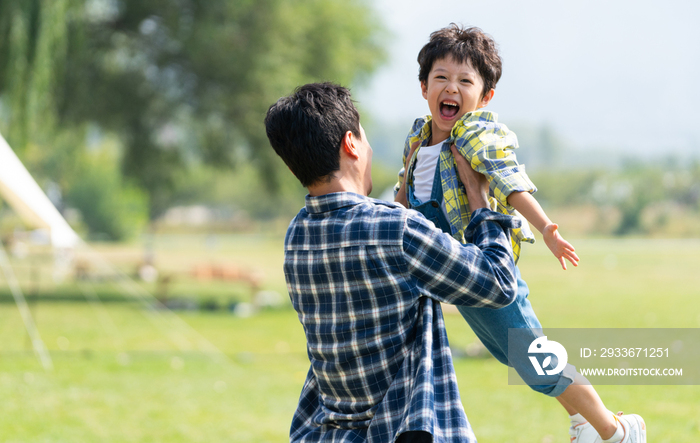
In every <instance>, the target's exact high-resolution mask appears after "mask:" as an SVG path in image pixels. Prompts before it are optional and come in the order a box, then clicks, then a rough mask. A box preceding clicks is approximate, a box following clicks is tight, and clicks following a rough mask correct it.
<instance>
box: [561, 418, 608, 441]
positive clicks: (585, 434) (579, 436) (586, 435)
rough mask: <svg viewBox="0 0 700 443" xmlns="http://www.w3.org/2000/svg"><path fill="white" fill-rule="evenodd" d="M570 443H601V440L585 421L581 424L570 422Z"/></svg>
mask: <svg viewBox="0 0 700 443" xmlns="http://www.w3.org/2000/svg"><path fill="white" fill-rule="evenodd" d="M569 435H570V436H571V443H602V441H603V440H602V439H601V438H600V435H598V432H597V431H596V430H595V428H594V427H593V426H591V424H590V423H588V422H587V421H584V422H582V423H577V422H573V421H572V422H571V427H570V428H569Z"/></svg>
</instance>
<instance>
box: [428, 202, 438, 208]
mask: <svg viewBox="0 0 700 443" xmlns="http://www.w3.org/2000/svg"><path fill="white" fill-rule="evenodd" d="M430 204H431V205H432V206H433V208H439V207H440V205H439V204H438V202H431V203H430Z"/></svg>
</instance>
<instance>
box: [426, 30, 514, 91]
mask: <svg viewBox="0 0 700 443" xmlns="http://www.w3.org/2000/svg"><path fill="white" fill-rule="evenodd" d="M447 57H452V58H453V59H454V60H455V61H456V62H459V63H466V62H467V61H468V60H470V61H471V64H472V66H473V67H474V69H476V70H477V71H478V72H479V74H480V75H481V78H482V79H483V80H484V90H483V92H482V96H483V95H484V94H486V93H487V92H489V91H490V90H491V89H495V88H496V83H498V80H500V78H501V57H500V56H499V55H498V45H496V42H495V41H493V39H492V38H491V36H489V35H488V34H485V33H484V32H483V31H482V30H481V29H479V28H476V27H474V28H463V27H461V26H459V25H456V24H454V23H450V26H448V27H446V28H442V29H438V30H437V31H435V32H433V33H432V34H430V41H429V42H428V43H427V44H426V45H425V46H423V48H422V49H421V50H420V52H419V53H418V64H419V65H420V71H419V72H418V80H420V81H421V82H426V83H427V82H428V74H430V70H431V69H432V68H433V63H435V62H436V61H437V60H442V59H444V58H447Z"/></svg>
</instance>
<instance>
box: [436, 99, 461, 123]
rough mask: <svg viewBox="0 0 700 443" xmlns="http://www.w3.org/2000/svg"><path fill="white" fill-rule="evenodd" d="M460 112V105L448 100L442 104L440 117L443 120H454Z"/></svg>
mask: <svg viewBox="0 0 700 443" xmlns="http://www.w3.org/2000/svg"><path fill="white" fill-rule="evenodd" d="M458 112H459V105H458V104H457V103H455V102H453V101H449V100H446V101H444V102H441V103H440V115H441V116H442V117H443V118H447V119H450V118H453V117H454V116H455V115H457V113H458Z"/></svg>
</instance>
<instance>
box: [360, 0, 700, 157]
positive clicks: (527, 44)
mask: <svg viewBox="0 0 700 443" xmlns="http://www.w3.org/2000/svg"><path fill="white" fill-rule="evenodd" d="M371 4H372V5H373V7H374V8H375V9H376V10H377V11H378V13H379V16H380V17H381V19H382V20H383V21H384V22H385V24H386V27H387V28H388V29H389V31H390V33H391V34H392V35H391V39H390V40H389V44H388V45H387V47H388V48H389V60H388V61H387V63H386V65H384V66H383V67H382V68H381V69H380V70H378V71H377V73H376V75H375V76H374V77H373V78H372V79H371V81H370V82H369V84H367V85H365V86H363V87H361V88H357V89H356V90H355V91H354V95H355V97H356V99H357V100H358V101H359V102H360V105H361V106H362V107H363V108H364V109H368V110H369V112H370V113H371V115H372V117H373V119H374V120H375V121H378V122H381V123H386V124H394V125H395V124H401V125H404V126H405V127H406V128H409V127H410V125H411V123H412V122H413V120H414V119H415V118H416V117H417V116H419V115H423V114H426V113H429V110H428V106H427V104H426V102H425V100H424V99H423V97H422V96H421V94H420V84H419V83H418V80H417V77H418V63H417V62H416V56H417V55H418V51H419V50H420V48H421V47H422V46H423V45H424V44H425V43H426V42H427V41H428V38H429V35H430V33H431V32H432V31H435V30H437V29H439V28H441V27H444V26H447V25H449V24H450V22H455V23H458V24H462V25H466V26H478V27H480V28H481V29H483V30H484V31H485V32H487V33H488V34H490V35H491V36H492V37H493V38H494V39H495V40H496V42H497V43H498V45H499V47H500V51H501V57H502V59H503V75H502V77H501V80H500V82H499V83H498V85H497V87H496V94H495V97H494V99H493V101H492V102H491V104H490V105H489V106H488V107H487V109H489V110H491V111H494V112H496V113H497V114H498V116H499V121H501V122H504V123H506V124H507V125H513V124H518V125H549V126H550V127H551V128H552V129H553V130H554V131H555V132H556V133H557V134H558V135H559V136H560V137H561V138H562V139H563V140H565V141H566V143H567V145H569V146H571V147H573V148H574V149H587V148H596V149H599V150H600V149H611V150H616V151H619V152H627V153H637V152H639V153H640V154H643V155H645V156H647V157H648V156H657V155H665V154H666V153H668V152H673V151H678V152H680V153H683V154H684V155H685V154H688V153H690V154H692V155H695V156H696V157H697V156H698V154H700V26H698V24H697V19H698V17H700V2H696V1H695V0H686V1H680V0H666V1H664V2H660V1H654V2H652V1H645V0H640V1H628V0H621V1H615V0H606V1H603V0H589V1H585V2H583V1H576V2H573V1H554V0H531V1H522V0H518V1H516V0H502V1H499V0H492V1H487V2H485V1H481V2H477V1H471V0H461V1H456V0H433V1H414V0H374V1H373V2H371Z"/></svg>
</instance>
